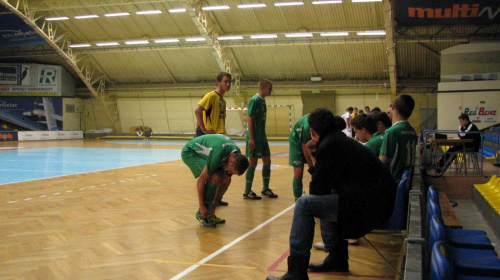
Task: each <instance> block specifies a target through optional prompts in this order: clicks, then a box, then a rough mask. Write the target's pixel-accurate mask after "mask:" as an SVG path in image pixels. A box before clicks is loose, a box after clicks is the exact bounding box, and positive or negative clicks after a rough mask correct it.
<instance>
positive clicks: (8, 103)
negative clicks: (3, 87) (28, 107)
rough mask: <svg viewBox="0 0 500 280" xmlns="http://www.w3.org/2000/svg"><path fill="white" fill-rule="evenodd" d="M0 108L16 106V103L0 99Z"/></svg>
mask: <svg viewBox="0 0 500 280" xmlns="http://www.w3.org/2000/svg"><path fill="white" fill-rule="evenodd" d="M0 108H17V104H16V103H10V102H5V101H4V100H0Z"/></svg>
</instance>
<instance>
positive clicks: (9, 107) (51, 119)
mask: <svg viewBox="0 0 500 280" xmlns="http://www.w3.org/2000/svg"><path fill="white" fill-rule="evenodd" d="M62 103H63V99H62V97H5V96H0V120H2V121H4V122H6V123H7V124H12V125H15V126H20V127H23V128H24V129H27V130H62V127H63V118H62V112H63V108H62V107H63V105H62Z"/></svg>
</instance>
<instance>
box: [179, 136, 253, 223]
mask: <svg viewBox="0 0 500 280" xmlns="http://www.w3.org/2000/svg"><path fill="white" fill-rule="evenodd" d="M181 158H182V161H184V163H185V164H186V165H187V166H188V167H189V169H191V172H192V173H193V176H194V178H197V182H196V187H197V190H198V202H199V205H200V208H199V209H198V212H197V213H196V219H197V220H198V221H199V222H200V223H201V224H202V225H203V226H206V227H215V226H216V224H221V223H225V222H226V221H225V220H224V219H221V218H218V217H217V216H215V208H216V207H217V205H218V204H219V202H220V200H221V198H222V196H223V195H224V193H225V192H226V191H227V189H228V187H229V184H230V183H231V176H232V175H233V174H236V175H241V174H243V173H245V170H246V169H247V168H248V159H247V158H246V157H245V156H244V155H242V154H241V151H240V149H239V148H238V146H236V144H235V143H234V142H233V141H232V140H231V139H229V137H227V136H224V135H221V134H207V135H202V136H200V137H197V138H194V139H192V140H190V141H189V142H187V143H186V145H184V147H183V148H182V152H181Z"/></svg>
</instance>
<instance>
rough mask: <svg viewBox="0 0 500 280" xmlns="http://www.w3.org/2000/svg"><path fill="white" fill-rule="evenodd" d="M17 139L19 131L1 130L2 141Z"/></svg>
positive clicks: (0, 137) (0, 138) (0, 140)
mask: <svg viewBox="0 0 500 280" xmlns="http://www.w3.org/2000/svg"><path fill="white" fill-rule="evenodd" d="M8 141H17V132H15V131H9V132H6V131H0V142H8Z"/></svg>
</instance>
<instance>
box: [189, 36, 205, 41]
mask: <svg viewBox="0 0 500 280" xmlns="http://www.w3.org/2000/svg"><path fill="white" fill-rule="evenodd" d="M184 40H186V41H187V42H199V41H205V38H203V37H191V38H185V39H184Z"/></svg>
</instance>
